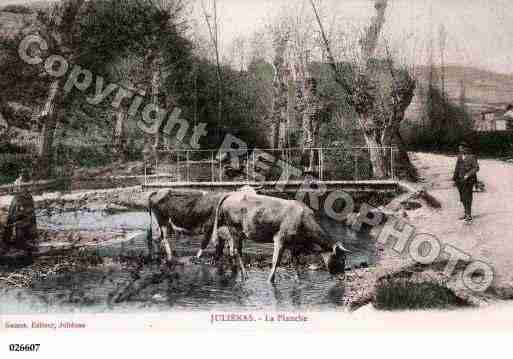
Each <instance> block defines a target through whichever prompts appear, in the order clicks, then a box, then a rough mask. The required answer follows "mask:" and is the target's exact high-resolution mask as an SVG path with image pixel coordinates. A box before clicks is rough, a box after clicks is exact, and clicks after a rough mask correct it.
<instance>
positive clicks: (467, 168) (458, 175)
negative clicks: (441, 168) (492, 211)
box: [452, 143, 479, 224]
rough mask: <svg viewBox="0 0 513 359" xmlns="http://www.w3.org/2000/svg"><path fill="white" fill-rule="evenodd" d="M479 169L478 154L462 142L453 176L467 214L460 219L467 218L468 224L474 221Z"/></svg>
mask: <svg viewBox="0 0 513 359" xmlns="http://www.w3.org/2000/svg"><path fill="white" fill-rule="evenodd" d="M478 171H479V164H478V162H477V158H476V156H475V155H473V154H472V152H471V149H470V147H469V146H468V145H467V144H466V143H461V144H460V146H459V153H458V160H457V161H456V168H455V169H454V175H453V177H452V178H453V180H454V182H455V184H456V187H457V188H458V191H459V193H460V201H461V203H463V208H464V209H465V214H464V215H463V216H462V217H460V218H459V219H460V220H465V222H466V223H467V224H471V223H472V200H473V189H474V186H475V184H476V183H477V172H478Z"/></svg>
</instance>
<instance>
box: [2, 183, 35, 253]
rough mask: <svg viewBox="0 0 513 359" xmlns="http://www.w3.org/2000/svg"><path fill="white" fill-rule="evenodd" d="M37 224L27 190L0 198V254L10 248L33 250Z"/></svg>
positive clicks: (32, 201) (30, 197)
mask: <svg viewBox="0 0 513 359" xmlns="http://www.w3.org/2000/svg"><path fill="white" fill-rule="evenodd" d="M36 239H37V224H36V216H35V212H34V200H33V198H32V195H30V193H28V192H24V193H20V194H16V195H12V196H3V197H2V198H1V200H0V255H2V254H3V253H6V252H8V251H9V250H11V249H18V250H23V251H25V252H29V253H30V252H33V251H34V248H35V246H36V243H35V241H36Z"/></svg>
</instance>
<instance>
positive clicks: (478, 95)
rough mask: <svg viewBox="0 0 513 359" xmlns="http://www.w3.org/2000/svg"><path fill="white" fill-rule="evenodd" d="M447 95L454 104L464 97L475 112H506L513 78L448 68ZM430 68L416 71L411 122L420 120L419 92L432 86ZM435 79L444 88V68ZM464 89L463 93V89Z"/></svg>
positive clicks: (512, 97) (512, 93) (409, 114)
mask: <svg viewBox="0 0 513 359" xmlns="http://www.w3.org/2000/svg"><path fill="white" fill-rule="evenodd" d="M444 70H445V91H446V93H447V94H448V95H449V98H450V100H451V101H452V102H454V103H460V101H461V98H462V94H464V98H465V105H466V106H467V108H468V109H469V110H470V111H471V112H472V114H478V113H480V112H482V111H486V110H493V109H497V108H501V109H503V108H504V107H505V106H506V104H510V103H513V74H511V75H508V74H499V73H494V72H491V71H487V70H482V69H477V68H473V67H465V66H457V65H453V66H446V67H445V68H444ZM429 72H430V71H429V67H427V66H419V67H417V68H416V78H417V81H418V85H417V93H416V97H415V98H414V100H413V101H412V105H411V106H410V108H409V109H408V111H407V117H408V118H409V119H411V120H415V119H417V118H418V115H419V112H420V104H419V95H420V94H419V92H421V91H422V89H426V88H427V85H428V83H429ZM433 78H434V79H435V83H438V88H441V81H440V79H441V68H439V67H435V69H434V73H433ZM462 85H463V89H462Z"/></svg>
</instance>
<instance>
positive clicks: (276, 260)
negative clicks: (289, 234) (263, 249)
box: [268, 234, 284, 283]
mask: <svg viewBox="0 0 513 359" xmlns="http://www.w3.org/2000/svg"><path fill="white" fill-rule="evenodd" d="M283 248H284V247H283V242H282V238H281V235H280V234H277V235H275V236H274V253H273V266H272V268H271V274H269V279H268V282H269V283H274V276H275V275H276V268H278V266H279V265H280V261H281V256H282V255H283Z"/></svg>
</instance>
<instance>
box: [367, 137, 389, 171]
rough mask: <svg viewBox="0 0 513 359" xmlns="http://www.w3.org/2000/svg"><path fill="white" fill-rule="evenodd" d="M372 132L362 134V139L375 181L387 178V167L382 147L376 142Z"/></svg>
mask: <svg viewBox="0 0 513 359" xmlns="http://www.w3.org/2000/svg"><path fill="white" fill-rule="evenodd" d="M373 132H374V131H373ZM373 132H370V133H364V138H365V143H366V144H367V147H368V149H369V155H370V161H371V164H372V171H373V174H374V177H375V178H377V179H382V178H385V177H386V176H387V166H386V164H385V156H384V155H383V153H382V148H381V147H382V146H381V144H380V143H379V141H378V140H377V138H376V137H377V136H376V134H375V133H373Z"/></svg>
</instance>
